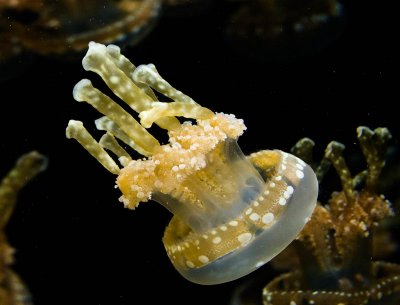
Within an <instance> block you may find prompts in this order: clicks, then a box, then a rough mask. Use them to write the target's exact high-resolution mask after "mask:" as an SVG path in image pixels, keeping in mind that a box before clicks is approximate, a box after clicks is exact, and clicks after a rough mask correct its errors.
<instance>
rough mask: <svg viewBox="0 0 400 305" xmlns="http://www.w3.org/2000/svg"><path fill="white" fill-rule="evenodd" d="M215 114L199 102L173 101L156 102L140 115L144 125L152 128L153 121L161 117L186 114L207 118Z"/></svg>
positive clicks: (197, 117)
mask: <svg viewBox="0 0 400 305" xmlns="http://www.w3.org/2000/svg"><path fill="white" fill-rule="evenodd" d="M213 115H214V113H213V112H212V111H211V110H210V109H207V108H204V107H201V106H200V105H198V104H190V103H187V102H172V103H168V104H167V103H161V102H154V103H153V107H152V108H151V109H149V110H146V111H142V112H141V113H140V115H139V117H140V123H141V124H142V125H143V126H144V127H146V128H150V127H151V125H152V124H153V122H154V121H157V120H158V119H160V118H161V117H171V116H184V117H186V118H196V119H200V120H206V119H209V118H211V117H212V116H213Z"/></svg>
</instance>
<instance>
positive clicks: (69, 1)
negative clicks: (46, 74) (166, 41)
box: [0, 0, 161, 78]
mask: <svg viewBox="0 0 400 305" xmlns="http://www.w3.org/2000/svg"><path fill="white" fill-rule="evenodd" d="M160 5H161V3H160V0H113V1H96V0H83V1H76V0H62V1H47V0H35V1H11V0H9V1H2V2H1V3H0V43H1V49H0V67H1V70H2V71H1V74H0V76H1V75H2V77H4V78H7V77H10V76H12V75H15V74H16V73H17V72H16V71H15V66H17V67H19V68H21V69H22V68H23V67H22V66H21V65H20V63H21V62H26V61H27V58H28V55H29V53H33V54H40V55H46V56H55V55H59V56H60V55H69V56H73V55H74V54H76V53H79V52H80V51H82V49H84V48H85V47H86V46H87V44H88V42H89V41H91V40H96V41H101V42H113V41H118V42H119V43H126V44H129V45H134V44H136V43H138V42H139V41H140V40H141V39H142V38H143V37H145V36H146V34H147V33H148V32H149V31H150V30H151V29H152V27H153V26H154V24H155V21H156V19H157V17H158V15H159V11H160ZM21 57H22V59H21ZM16 63H17V64H16ZM10 66H12V68H10Z"/></svg>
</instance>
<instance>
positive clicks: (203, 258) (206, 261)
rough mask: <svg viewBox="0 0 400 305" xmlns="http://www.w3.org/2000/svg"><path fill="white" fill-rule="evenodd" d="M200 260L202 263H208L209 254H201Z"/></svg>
mask: <svg viewBox="0 0 400 305" xmlns="http://www.w3.org/2000/svg"><path fill="white" fill-rule="evenodd" d="M198 258H199V261H200V262H201V263H203V264H206V263H208V262H209V261H210V260H209V259H208V257H207V256H205V255H200V256H199V257H198Z"/></svg>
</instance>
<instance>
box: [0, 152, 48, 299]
mask: <svg viewBox="0 0 400 305" xmlns="http://www.w3.org/2000/svg"><path fill="white" fill-rule="evenodd" d="M46 166H47V159H46V157H44V156H43V155H41V154H39V153H38V152H36V151H33V152H30V153H27V154H25V155H23V156H21V157H20V158H19V159H18V161H17V163H16V165H15V166H14V168H12V169H11V170H10V172H9V173H8V174H7V175H6V176H5V177H4V178H3V179H2V180H1V183H0V304H2V305H31V304H32V302H31V296H30V293H29V291H28V289H27V288H26V287H25V284H24V283H23V281H22V280H21V279H20V277H19V276H18V275H17V274H16V273H15V272H14V271H13V270H11V268H10V266H11V265H12V263H13V261H14V257H13V254H14V249H13V248H12V247H11V246H10V245H9V244H8V241H7V237H6V233H5V229H6V225H7V223H8V221H9V220H10V217H11V215H12V213H13V211H14V208H15V204H16V202H17V197H18V192H19V191H20V190H21V188H23V187H24V186H25V184H27V183H28V182H29V181H30V180H31V179H33V178H34V177H35V176H36V175H37V174H38V173H40V172H41V171H43V170H44V169H45V168H46Z"/></svg>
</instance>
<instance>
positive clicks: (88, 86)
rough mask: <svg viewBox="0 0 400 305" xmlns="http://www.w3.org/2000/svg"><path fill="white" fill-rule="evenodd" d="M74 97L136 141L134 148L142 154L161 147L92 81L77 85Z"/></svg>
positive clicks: (86, 80)
mask: <svg viewBox="0 0 400 305" xmlns="http://www.w3.org/2000/svg"><path fill="white" fill-rule="evenodd" d="M73 95H74V98H75V100H77V101H85V102H87V103H89V104H90V105H92V106H93V107H94V108H96V109H97V110H98V111H99V112H100V113H102V114H104V115H106V116H107V117H108V118H109V119H110V120H112V121H114V122H115V123H116V124H117V125H118V126H119V127H120V128H121V130H122V131H123V132H124V133H126V134H127V135H128V137H129V138H131V139H132V140H133V141H134V143H135V144H136V146H135V147H134V148H135V150H136V151H138V152H139V153H140V154H142V155H144V156H149V155H151V153H152V152H153V151H154V149H156V148H157V147H159V146H160V144H159V143H158V141H157V140H156V139H155V138H154V137H153V136H152V135H151V134H150V133H148V132H147V131H146V129H145V128H143V126H142V125H140V124H139V122H138V121H136V120H135V119H134V118H133V117H132V116H131V115H130V114H129V113H128V112H126V111H125V110H124V109H123V108H122V107H121V106H119V105H118V104H117V103H115V102H114V101H113V100H112V99H111V98H109V97H108V96H107V95H105V94H104V93H102V92H101V91H100V90H98V89H96V88H94V87H93V85H92V83H91V82H90V80H88V79H83V80H81V81H80V82H79V83H77V84H76V85H75V87H74V92H73Z"/></svg>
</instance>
